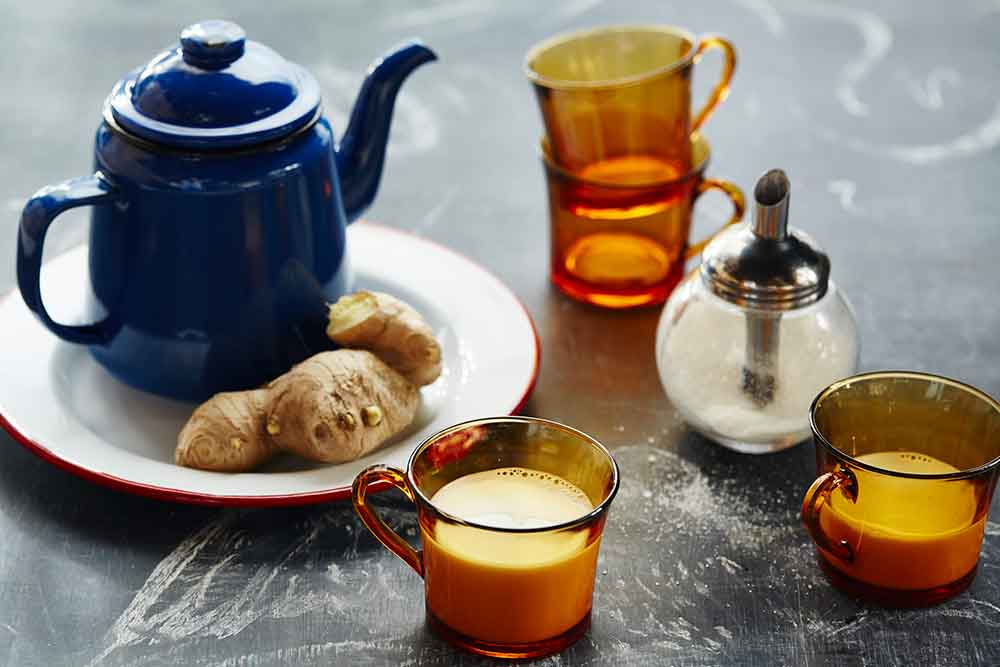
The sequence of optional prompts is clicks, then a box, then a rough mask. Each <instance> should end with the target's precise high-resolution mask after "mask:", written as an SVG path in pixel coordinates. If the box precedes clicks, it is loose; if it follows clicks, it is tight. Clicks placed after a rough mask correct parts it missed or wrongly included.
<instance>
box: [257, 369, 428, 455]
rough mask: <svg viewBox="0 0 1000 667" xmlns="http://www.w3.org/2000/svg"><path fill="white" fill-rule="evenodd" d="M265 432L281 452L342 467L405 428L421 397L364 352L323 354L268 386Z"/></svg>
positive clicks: (409, 384) (402, 378)
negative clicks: (338, 464) (342, 464)
mask: <svg viewBox="0 0 1000 667" xmlns="http://www.w3.org/2000/svg"><path fill="white" fill-rule="evenodd" d="M267 392H268V400H267V406H266V416H265V429H266V431H267V433H268V434H269V435H270V436H271V439H272V440H273V441H274V443H275V444H276V445H277V446H278V447H280V448H281V449H283V450H285V451H289V452H293V453H295V454H298V455H299V456H302V457H305V458H307V459H311V460H313V461H323V462H326V463H343V462H344V461H353V460H354V459H357V458H359V457H361V456H364V455H365V454H367V453H369V452H371V451H373V450H375V449H377V448H378V447H379V446H380V445H382V444H383V443H384V442H385V441H386V440H388V439H389V438H391V437H392V436H393V435H395V434H396V433H399V432H400V431H402V430H403V429H404V428H406V427H407V426H408V425H409V424H410V422H411V421H413V417H414V415H415V414H416V412H417V405H418V403H419V397H420V394H419V392H418V391H417V388H416V387H414V386H413V384H411V383H410V382H408V381H407V380H406V379H405V378H404V377H403V376H402V375H400V374H399V373H397V372H396V371H394V370H393V369H392V368H390V367H389V366H387V365H386V364H384V363H383V362H382V361H381V360H380V359H379V358H378V357H376V356H375V355H374V354H372V353H371V352H367V351H365V350H336V351H335V352H322V353H320V354H317V355H315V356H313V357H311V358H309V359H307V360H306V361H303V362H302V363H301V364H299V365H298V366H296V367H295V368H293V369H292V370H290V371H288V372H287V373H285V374H284V375H282V376H281V377H279V378H278V379H277V380H275V381H274V382H272V383H271V384H269V385H268V388H267Z"/></svg>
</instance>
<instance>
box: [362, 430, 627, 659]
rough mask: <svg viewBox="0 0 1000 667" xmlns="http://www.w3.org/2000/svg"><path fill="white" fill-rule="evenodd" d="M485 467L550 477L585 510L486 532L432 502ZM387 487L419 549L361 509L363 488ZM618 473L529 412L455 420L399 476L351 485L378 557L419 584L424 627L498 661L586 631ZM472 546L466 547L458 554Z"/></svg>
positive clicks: (559, 644) (577, 436)
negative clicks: (402, 504)
mask: <svg viewBox="0 0 1000 667" xmlns="http://www.w3.org/2000/svg"><path fill="white" fill-rule="evenodd" d="M497 468H521V469H524V470H529V471H538V472H541V473H548V474H552V475H557V476H558V477H561V478H562V479H564V480H566V481H568V482H571V483H572V484H573V485H575V486H576V487H577V488H579V489H580V490H582V491H583V492H584V493H585V494H586V495H587V497H588V499H589V500H590V503H591V504H592V506H593V509H592V510H591V511H590V512H589V513H587V514H585V515H584V516H581V517H579V518H577V519H574V520H571V521H568V522H566V523H562V524H558V525H551V526H542V527H538V528H496V527H491V526H487V525H481V524H477V523H474V522H471V521H466V520H464V519H462V518H460V517H457V516H452V515H449V514H447V513H446V512H444V511H443V510H441V509H439V508H437V507H435V506H434V502H433V497H434V494H435V493H437V491H438V490H439V489H441V487H443V486H444V485H445V484H448V483H449V482H451V481H453V480H456V479H458V478H459V477H463V476H465V475H470V474H473V473H477V472H482V471H487V470H494V469H497ZM385 483H388V484H391V485H393V486H395V487H396V488H398V489H399V490H400V491H402V492H403V493H404V494H405V495H406V497H407V498H409V499H410V500H412V501H413V502H414V504H415V505H416V507H417V518H418V520H419V524H420V537H421V542H422V544H423V549H422V550H416V549H414V548H413V547H411V546H410V545H409V544H408V543H407V542H406V541H405V540H403V538H401V537H400V536H399V535H398V534H397V533H395V532H393V530H392V529H390V528H389V527H388V526H387V525H386V524H385V523H384V522H383V521H382V519H380V518H379V517H378V515H377V514H376V513H375V511H374V509H373V508H372V507H371V505H369V504H368V498H367V494H368V489H369V487H370V486H371V485H372V484H380V485H381V484H385ZM617 491H618V466H617V465H616V464H615V461H614V458H613V457H612V456H611V454H610V453H609V452H608V450H606V449H605V448H604V447H603V446H602V445H601V444H600V443H599V442H597V441H596V440H594V439H593V438H591V437H589V436H587V435H585V434H584V433H581V432H580V431H577V430H574V429H572V428H570V427H568V426H563V425H562V424H557V423H555V422H551V421H546V420H544V419H536V418H530V417H496V418H491V419H481V420H478V421H473V422H467V423H464V424H459V425H458V426H454V427H452V428H449V429H446V430H444V431H441V432H440V433H438V434H436V435H434V436H431V437H430V438H429V439H428V440H426V441H425V442H424V443H423V444H421V445H420V446H419V447H417V449H416V450H415V451H414V452H413V454H412V455H411V456H410V460H409V463H408V464H407V468H406V471H405V472H403V471H401V470H396V469H394V468H389V467H386V466H372V467H370V468H367V469H366V470H363V471H362V472H361V473H360V474H359V475H358V477H357V478H356V479H355V480H354V488H353V500H354V508H355V510H357V513H358V515H359V516H360V517H361V520H362V522H364V524H365V525H366V526H367V527H368V529H369V530H370V531H371V532H372V533H373V534H374V535H375V537H376V538H378V540H379V541H380V542H381V543H382V544H383V545H385V546H386V548H388V549H389V550H390V551H392V552H393V553H395V554H396V555H397V556H399V557H400V558H402V559H403V561H405V562H406V564H407V565H409V566H410V567H412V568H413V569H414V571H416V573H417V574H419V575H420V576H421V577H423V579H424V590H425V599H426V608H427V622H428V624H429V625H430V627H431V629H432V630H433V631H434V632H436V633H437V634H438V635H440V636H441V637H443V638H444V639H446V640H448V641H449V642H451V643H452V644H455V645H457V646H459V647H461V648H464V649H466V650H469V651H472V652H474V653H479V654H483V655H489V656H494V657H502V658H529V657H538V656H543V655H548V654H551V653H556V652H558V651H561V650H562V649H563V648H565V647H566V646H569V645H570V644H572V643H573V642H574V641H576V640H577V639H578V638H579V637H580V636H581V635H583V633H584V632H585V631H586V630H587V628H588V627H589V625H590V609H591V604H592V599H593V592H594V577H595V574H596V569H597V555H598V549H599V547H600V542H601V534H602V532H603V530H604V522H605V520H606V519H607V513H608V508H609V507H610V505H611V500H612V499H613V498H614V496H615V493H616V492H617ZM470 544H471V545H475V551H474V553H473V552H469V551H463V550H462V549H464V548H465V547H462V548H459V547H457V546H456V545H466V546H468V545H470Z"/></svg>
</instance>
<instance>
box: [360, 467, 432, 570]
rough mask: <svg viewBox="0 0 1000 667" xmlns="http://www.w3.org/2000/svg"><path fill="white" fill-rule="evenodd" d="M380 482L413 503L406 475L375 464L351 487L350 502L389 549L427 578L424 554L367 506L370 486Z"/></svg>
mask: <svg viewBox="0 0 1000 667" xmlns="http://www.w3.org/2000/svg"><path fill="white" fill-rule="evenodd" d="M377 482H383V483H384V482H388V483H389V484H391V485H393V486H394V487H396V488H397V489H399V490H400V491H402V492H403V494H404V495H405V496H406V497H407V498H409V499H410V500H411V501H413V491H412V490H411V489H410V486H409V484H407V483H406V476H405V475H404V474H403V472H402V471H400V470H396V469H395V468H390V467H389V466H384V465H375V466H371V467H370V468H365V469H364V470H362V471H361V472H360V473H359V474H358V476H357V477H355V478H354V485H353V486H352V487H351V501H352V502H353V503H354V511H355V512H357V513H358V516H359V517H361V522H362V523H363V524H365V526H366V527H367V528H368V530H370V531H371V532H372V535H374V536H375V537H376V538H377V539H378V541H379V542H381V543H382V544H383V545H384V546H385V548H386V549H388V550H389V551H391V552H392V553H394V554H396V555H397V556H399V557H400V558H402V559H403V562H404V563H406V564H407V565H409V566H410V567H412V568H413V571H414V572H416V573H417V574H419V575H420V576H421V577H422V576H424V559H423V557H422V552H421V551H418V550H416V549H414V548H413V547H411V546H410V545H409V543H408V542H407V541H406V540H404V539H403V538H402V537H400V536H399V534H398V533H396V531H394V530H393V529H392V528H390V527H389V526H387V525H386V523H385V521H383V520H382V518H381V517H380V516H379V515H378V514H376V513H375V509H374V508H373V507H371V506H370V505H369V504H368V487H369V486H371V485H372V484H375V483H377Z"/></svg>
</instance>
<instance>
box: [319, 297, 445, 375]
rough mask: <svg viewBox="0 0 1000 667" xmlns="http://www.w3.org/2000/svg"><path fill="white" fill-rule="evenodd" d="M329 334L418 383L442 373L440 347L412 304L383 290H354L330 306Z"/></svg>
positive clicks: (331, 337) (340, 343)
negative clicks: (368, 352)
mask: <svg viewBox="0 0 1000 667" xmlns="http://www.w3.org/2000/svg"><path fill="white" fill-rule="evenodd" d="M326 335H327V337H329V338H330V340H332V341H333V342H335V343H337V344H338V345H341V346H343V347H347V348H353V349H361V350H369V351H371V352H374V353H375V354H376V355H377V356H378V358H379V359H381V360H382V361H384V362H385V363H386V364H388V365H389V366H391V367H392V368H394V369H395V370H396V371H398V372H399V373H400V374H401V375H402V376H403V377H405V378H406V379H407V380H409V381H410V382H412V383H413V384H415V385H417V386H418V387H419V386H423V385H427V384H430V383H431V382H434V380H436V379H437V378H438V376H440V375H441V346H440V345H439V344H438V342H437V339H436V338H434V332H433V331H432V330H431V327H430V325H428V324H427V322H426V321H424V318H423V317H421V316H420V313H418V312H417V311H416V310H414V309H413V307H411V306H410V305H409V304H407V303H404V302H403V301H400V300H399V299H397V298H396V297H394V296H391V295H389V294H384V293H382V292H365V291H362V292H355V293H354V294H348V295H346V296H343V297H341V298H340V299H338V300H337V302H336V303H334V304H333V305H331V306H330V311H329V315H328V325H327V328H326Z"/></svg>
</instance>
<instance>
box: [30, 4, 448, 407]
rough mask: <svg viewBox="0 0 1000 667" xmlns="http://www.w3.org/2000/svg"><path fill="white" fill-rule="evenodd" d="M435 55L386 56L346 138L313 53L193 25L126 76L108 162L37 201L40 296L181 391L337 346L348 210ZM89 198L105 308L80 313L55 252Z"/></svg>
mask: <svg viewBox="0 0 1000 667" xmlns="http://www.w3.org/2000/svg"><path fill="white" fill-rule="evenodd" d="M435 58H436V56H435V54H434V52H433V51H431V50H430V49H428V48H427V47H426V46H424V45H423V44H421V43H419V42H415V41H414V42H409V43H406V44H403V45H401V46H400V47H398V48H397V49H395V50H393V51H391V52H390V53H388V54H386V55H385V56H384V57H382V58H380V59H379V60H378V61H376V62H375V63H374V64H373V65H372V67H371V68H369V71H368V75H367V76H366V77H365V79H364V81H363V82H362V85H361V90H360V91H359V93H358V97H357V100H356V101H355V104H354V108H353V110H352V111H351V118H350V122H349V123H348V126H347V128H346V130H345V131H344V133H343V135H342V137H341V140H340V142H339V146H338V145H337V142H336V141H335V139H334V134H333V131H332V130H331V128H330V125H329V123H328V122H327V121H326V119H325V118H323V117H322V114H321V111H320V109H321V104H320V91H319V84H318V82H317V81H316V79H315V77H313V76H312V75H311V74H310V73H309V72H308V71H307V70H306V69H305V68H303V67H302V66H300V65H297V64H296V63H293V62H290V61H287V60H285V59H284V58H282V57H281V56H280V55H279V54H277V53H276V52H275V51H274V50H272V49H270V48H269V47H267V46H265V45H263V44H260V43H258V42H254V41H252V40H248V39H246V33H245V32H244V31H243V29H242V28H241V27H240V26H238V25H236V24H234V23H231V22H228V21H218V20H210V21H202V22H200V23H196V24H193V25H190V26H188V27H187V28H185V29H184V30H183V31H182V32H181V35H180V40H179V42H178V43H177V44H176V45H174V46H172V47H170V48H167V49H166V50H164V51H162V52H160V53H159V54H157V55H156V56H155V57H154V58H153V59H152V60H151V61H150V62H149V63H148V64H147V65H145V66H144V67H139V68H137V69H135V70H132V71H131V72H129V73H127V74H126V75H125V77H123V78H122V79H120V80H119V81H118V82H117V83H116V84H115V85H114V86H113V87H112V89H111V93H110V94H109V95H108V97H107V98H106V100H105V103H104V113H103V116H104V120H103V122H102V123H101V125H100V127H99V128H98V130H97V136H96V140H95V146H94V173H93V174H92V175H90V176H86V177H83V178H76V179H71V180H68V181H64V182H62V183H58V184H56V185H51V186H46V187H44V188H42V189H41V190H39V191H38V192H37V193H35V195H34V196H32V197H31V198H30V199H29V200H28V203H27V204H26V205H25V207H24V210H23V212H22V214H21V223H20V226H19V230H18V245H17V282H18V287H19V288H20V291H21V296H22V297H23V298H24V302H25V304H26V305H27V306H28V308H29V309H30V310H31V311H33V312H34V313H35V315H36V316H37V317H38V319H39V320H40V321H41V322H42V324H43V325H44V326H45V327H47V328H48V329H49V331H51V332H52V333H54V334H55V335H57V336H59V337H60V338H62V339H63V340H66V341H68V342H71V343H77V344H83V345H87V346H89V347H90V350H91V352H92V354H93V356H94V358H95V359H97V361H98V362H99V363H100V364H102V365H103V366H104V367H105V368H107V369H108V370H109V371H110V372H111V373H112V374H113V375H115V376H116V377H118V378H119V379H121V380H123V381H124V382H126V383H127V384H130V385H132V386H134V387H138V388H139V389H144V390H146V391H150V392H153V393H156V394H161V395H164V396H169V397H172V398H178V399H185V400H203V399H205V398H207V397H209V396H211V395H212V394H215V393H218V392H220V391H232V390H241V389H250V388H254V387H259V386H261V385H263V384H265V383H266V382H269V381H270V380H272V379H274V378H275V377H277V376H278V375H280V374H281V373H283V372H284V371H286V370H288V369H289V368H290V367H291V366H292V365H294V364H295V363H297V362H299V361H301V360H303V359H305V358H307V357H309V356H311V355H313V354H315V353H317V352H320V351H322V350H324V349H329V348H331V347H332V344H331V343H330V342H329V341H328V340H327V339H326V336H325V331H326V314H327V306H328V304H329V302H331V301H335V300H336V299H337V298H339V297H340V296H342V295H343V294H344V293H345V292H346V291H348V290H349V289H350V288H351V274H350V267H349V266H348V262H347V256H348V255H347V248H346V229H345V228H346V225H347V223H348V222H350V221H351V220H354V219H356V218H357V217H358V216H359V215H361V212H362V211H364V210H365V209H366V208H367V207H368V206H369V205H370V204H371V203H372V200H373V199H374V198H375V194H376V192H377V190H378V183H379V178H380V176H381V174H382V167H383V163H384V158H385V148H386V144H387V142H388V137H389V124H390V120H391V117H392V110H393V105H394V104H395V99H396V94H397V92H398V91H399V88H400V86H401V85H402V83H403V81H404V80H405V79H406V78H407V77H408V76H409V75H410V74H411V73H412V72H413V71H414V70H415V69H416V68H417V67H419V66H420V65H422V64H423V63H427V62H430V61H432V60H434V59H435ZM80 206H90V207H93V209H92V213H91V229H90V248H89V252H90V255H89V274H90V275H89V277H90V281H91V284H92V295H91V296H90V303H89V304H88V306H89V307H88V309H87V310H88V311H89V315H90V317H91V319H90V320H89V322H88V323H87V324H67V323H60V322H56V321H55V320H53V319H52V317H50V315H49V313H48V311H47V310H46V308H45V304H44V302H43V299H42V291H41V277H40V271H41V267H42V252H43V246H44V243H45V235H46V232H47V231H48V229H49V227H50V225H51V224H52V222H53V221H54V220H55V219H56V218H57V217H58V216H59V214H60V213H62V212H64V211H67V210H69V209H72V208H76V207H80ZM81 278H83V277H82V276H81Z"/></svg>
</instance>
